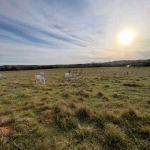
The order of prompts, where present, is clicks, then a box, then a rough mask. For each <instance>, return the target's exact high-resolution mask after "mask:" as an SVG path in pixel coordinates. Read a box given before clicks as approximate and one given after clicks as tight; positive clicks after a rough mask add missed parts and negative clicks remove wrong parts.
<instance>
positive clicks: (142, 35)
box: [0, 0, 150, 65]
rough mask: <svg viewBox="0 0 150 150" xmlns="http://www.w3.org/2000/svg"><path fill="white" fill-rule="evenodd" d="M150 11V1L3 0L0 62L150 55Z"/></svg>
mask: <svg viewBox="0 0 150 150" xmlns="http://www.w3.org/2000/svg"><path fill="white" fill-rule="evenodd" d="M149 14H150V0H132V1H131V0H0V65H55V64H79V63H91V62H108V61H114V60H136V59H149V58H150V32H149V31H150V16H149ZM124 30H130V31H132V32H133V34H134V38H133V41H132V42H131V43H130V44H126V45H124V44H122V43H120V42H119V33H120V32H121V31H124Z"/></svg>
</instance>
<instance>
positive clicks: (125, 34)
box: [119, 30, 134, 44]
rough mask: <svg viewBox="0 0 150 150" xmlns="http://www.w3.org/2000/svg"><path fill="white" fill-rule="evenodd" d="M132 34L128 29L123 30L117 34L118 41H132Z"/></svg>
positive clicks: (124, 42)
mask: <svg viewBox="0 0 150 150" xmlns="http://www.w3.org/2000/svg"><path fill="white" fill-rule="evenodd" d="M133 37H134V34H133V32H132V31H130V30H124V31H122V32H120V34H119V42H120V43H121V44H129V43H131V42H132V40H133Z"/></svg>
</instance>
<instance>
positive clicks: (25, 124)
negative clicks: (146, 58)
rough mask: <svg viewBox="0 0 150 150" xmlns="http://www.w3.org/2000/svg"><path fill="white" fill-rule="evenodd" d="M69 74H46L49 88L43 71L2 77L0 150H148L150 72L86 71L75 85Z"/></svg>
mask: <svg viewBox="0 0 150 150" xmlns="http://www.w3.org/2000/svg"><path fill="white" fill-rule="evenodd" d="M124 69H126V70H128V72H129V75H123V73H122V72H123V70H124ZM102 70H104V72H105V74H103V75H102V74H101V71H102ZM67 71H68V69H56V70H55V69H53V70H42V72H44V73H45V78H46V84H45V85H42V84H36V83H35V81H34V76H35V75H36V74H39V73H40V72H41V70H35V71H13V72H1V74H3V76H4V77H5V78H4V79H0V129H1V130H0V149H2V150H17V149H22V150H28V149H30V150H61V149H65V150H82V149H83V150H85V149H86V150H91V149H95V150H107V149H108V150H114V149H116V150H131V149H134V150H148V149H150V94H149V91H150V68H134V67H133V68H115V67H114V68H109V67H107V68H83V72H86V74H81V75H76V77H75V78H73V79H72V80H71V81H66V80H65V79H64V73H65V72H67ZM78 72H80V69H78ZM113 72H117V75H114V74H113ZM5 128H7V129H8V131H9V132H8V133H7V135H4V134H5V130H3V129H5ZM2 131H3V133H4V134H2Z"/></svg>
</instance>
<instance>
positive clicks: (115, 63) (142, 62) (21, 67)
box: [0, 59, 150, 71]
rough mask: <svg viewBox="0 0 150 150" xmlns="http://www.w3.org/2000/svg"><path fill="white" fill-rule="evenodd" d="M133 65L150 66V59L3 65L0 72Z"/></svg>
mask: <svg viewBox="0 0 150 150" xmlns="http://www.w3.org/2000/svg"><path fill="white" fill-rule="evenodd" d="M126 65H131V66H135V67H147V66H150V59H146V60H120V61H112V62H103V63H94V62H93V63H86V64H68V65H3V66H0V71H17V70H37V69H57V68H90V67H123V66H126Z"/></svg>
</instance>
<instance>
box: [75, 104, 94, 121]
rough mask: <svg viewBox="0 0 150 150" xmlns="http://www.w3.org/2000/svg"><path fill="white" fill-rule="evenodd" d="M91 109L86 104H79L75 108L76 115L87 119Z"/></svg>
mask: <svg viewBox="0 0 150 150" xmlns="http://www.w3.org/2000/svg"><path fill="white" fill-rule="evenodd" d="M90 115H91V111H90V108H89V107H88V106H87V105H86V104H82V105H79V106H78V108H77V109H76V116H77V117H78V118H79V119H87V118H90Z"/></svg>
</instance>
